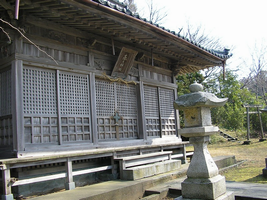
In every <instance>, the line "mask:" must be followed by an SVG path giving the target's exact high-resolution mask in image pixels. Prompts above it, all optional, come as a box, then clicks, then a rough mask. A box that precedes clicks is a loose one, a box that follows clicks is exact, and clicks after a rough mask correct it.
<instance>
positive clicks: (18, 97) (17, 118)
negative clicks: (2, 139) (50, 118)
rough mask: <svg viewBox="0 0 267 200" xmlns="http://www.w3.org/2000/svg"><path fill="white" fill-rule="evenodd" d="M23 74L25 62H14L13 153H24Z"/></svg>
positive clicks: (12, 103)
mask: <svg viewBox="0 0 267 200" xmlns="http://www.w3.org/2000/svg"><path fill="white" fill-rule="evenodd" d="M22 73H23V62H22V61H21V60H14V61H12V64H11V90H12V93H11V99H12V102H11V105H12V132H13V133H12V134H13V151H15V152H18V151H24V148H25V142H24V131H23V130H24V124H23V123H24V120H23V100H22V91H23V89H22V84H23V83H22V78H23V77H22Z"/></svg>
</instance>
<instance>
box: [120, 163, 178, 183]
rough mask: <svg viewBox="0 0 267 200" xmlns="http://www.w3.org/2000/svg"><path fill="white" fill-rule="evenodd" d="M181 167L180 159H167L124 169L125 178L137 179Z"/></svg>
mask: <svg viewBox="0 0 267 200" xmlns="http://www.w3.org/2000/svg"><path fill="white" fill-rule="evenodd" d="M180 167H181V161H180V160H167V161H164V162H159V163H154V164H148V165H142V166H138V167H131V168H128V169H125V170H123V172H122V174H123V180H137V179H141V178H145V177H150V176H153V175H157V174H162V173H166V172H169V171H173V170H178V169H179V168H180Z"/></svg>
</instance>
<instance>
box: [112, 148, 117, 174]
mask: <svg viewBox="0 0 267 200" xmlns="http://www.w3.org/2000/svg"><path fill="white" fill-rule="evenodd" d="M114 153H116V152H114ZM111 166H112V169H111V173H112V176H113V178H114V179H115V178H116V174H117V169H116V167H115V166H116V165H115V161H114V155H113V156H111Z"/></svg>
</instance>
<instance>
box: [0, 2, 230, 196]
mask: <svg viewBox="0 0 267 200" xmlns="http://www.w3.org/2000/svg"><path fill="white" fill-rule="evenodd" d="M18 2H19V1H16V0H8V1H7V0H1V2H0V20H1V21H0V27H1V29H0V47H1V48H0V152H1V153H0V158H9V159H11V158H12V159H11V160H12V162H13V164H10V163H9V164H8V160H9V159H6V160H3V161H1V160H0V169H1V163H2V170H5V169H6V166H9V167H7V168H10V169H11V174H12V173H18V172H15V171H12V169H13V168H14V169H15V168H16V167H14V166H15V164H14V163H18V162H22V161H21V159H23V158H32V159H35V158H36V159H37V160H38V158H40V157H43V156H52V157H50V158H49V159H50V161H49V162H48V161H47V162H46V163H41V164H43V165H44V166H43V165H42V166H41V167H40V168H42V167H47V166H46V165H45V164H49V163H50V164H51V163H56V162H58V163H61V162H63V163H64V161H62V159H63V157H64V155H72V154H75V155H76V157H77V156H81V155H82V156H83V157H81V159H80V160H82V159H84V160H86V162H87V163H90V162H92V160H94V159H100V158H103V159H104V158H108V157H109V156H111V155H113V154H114V153H116V148H117V149H118V151H128V153H132V154H135V153H136V151H137V149H138V151H140V148H143V149H146V150H147V151H154V150H155V148H157V149H158V150H159V151H160V150H165V149H172V148H173V149H176V148H177V147H179V145H180V144H183V142H182V140H181V137H180V135H179V134H178V133H177V128H178V127H179V117H178V113H177V112H176V111H175V110H174V108H173V101H174V99H175V98H176V97H177V92H176V89H177V85H176V82H175V80H176V79H175V76H176V75H177V74H185V73H189V72H194V71H199V70H202V69H206V68H209V67H213V66H223V65H224V64H225V61H226V59H227V58H229V55H228V52H227V51H225V52H222V53H218V52H215V51H212V50H208V49H205V48H203V47H201V46H199V45H198V44H195V43H192V42H190V41H189V40H188V39H186V38H184V37H182V36H180V35H179V34H177V33H175V32H172V31H169V30H166V29H165V28H164V27H160V26H158V25H157V24H153V23H151V22H149V21H147V20H146V19H143V18H141V17H140V16H139V15H138V14H136V13H133V12H131V11H130V10H129V9H128V8H127V7H126V6H125V5H124V4H122V3H119V2H118V1H116V0H34V1H33V0H21V1H20V3H18ZM22 34H23V35H22ZM24 36H25V37H24ZM152 147H153V148H154V149H150V148H152ZM114 149H115V150H114ZM149 149H150V150H149ZM90 152H94V155H96V154H99V155H102V156H95V157H90V158H88V157H85V155H87V153H88V154H90ZM110 152H112V153H113V154H110ZM182 153H184V152H182ZM66 157H67V156H65V157H64V158H66ZM59 158H60V159H61V160H57V161H55V160H53V159H59ZM16 159H17V160H16ZM51 159H52V161H51ZM78 160H79V159H78ZM104 160H105V159H104ZM10 162H11V161H10ZM25 162H26V161H23V162H22V163H24V164H20V165H16V166H17V168H19V167H23V166H30V164H25ZM34 162H35V161H34V160H32V161H31V163H34ZM38 162H39V163H40V160H38V161H36V163H38ZM36 163H35V165H34V166H36V165H37V164H36ZM95 163H97V161H96V162H95ZM76 164H77V165H78V161H77V163H76ZM59 165H60V164H59ZM12 166H13V167H12ZM49 167H51V166H49ZM54 168H56V167H55V166H54ZM23 170H24V169H21V170H18V171H20V173H21V172H22V171H23ZM54 171H55V170H54ZM3 176H8V175H7V174H5V175H3ZM18 176H19V175H18ZM21 176H22V175H21ZM2 179H4V178H3V177H2ZM5 191H6V193H8V188H5Z"/></svg>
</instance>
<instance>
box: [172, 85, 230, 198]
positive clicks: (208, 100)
mask: <svg viewBox="0 0 267 200" xmlns="http://www.w3.org/2000/svg"><path fill="white" fill-rule="evenodd" d="M189 90H190V91H191V93H190V94H185V95H183V96H180V97H178V98H177V99H176V100H175V101H174V108H175V109H179V110H183V112H184V128H183V129H179V130H178V131H179V133H180V134H181V135H182V136H184V137H189V141H190V143H192V144H193V145H194V155H193V158H192V160H191V163H190V165H189V168H188V171H187V179H185V180H184V181H183V182H182V196H181V197H179V198H178V199H220V200H225V199H234V195H233V193H231V192H226V184H225V177H223V176H221V175H219V171H218V167H217V166H216V164H215V162H214V161H213V159H212V157H211V155H210V153H209V151H208V149H207V145H208V142H209V140H210V135H212V134H215V133H218V127H216V126H212V123H211V113H210V109H211V108H212V107H219V106H223V105H224V104H225V103H226V102H227V100H228V99H227V98H223V99H219V98H217V97H216V96H215V95H214V94H211V93H206V92H202V90H203V86H202V85H201V84H198V83H193V84H192V85H190V86H189Z"/></svg>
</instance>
